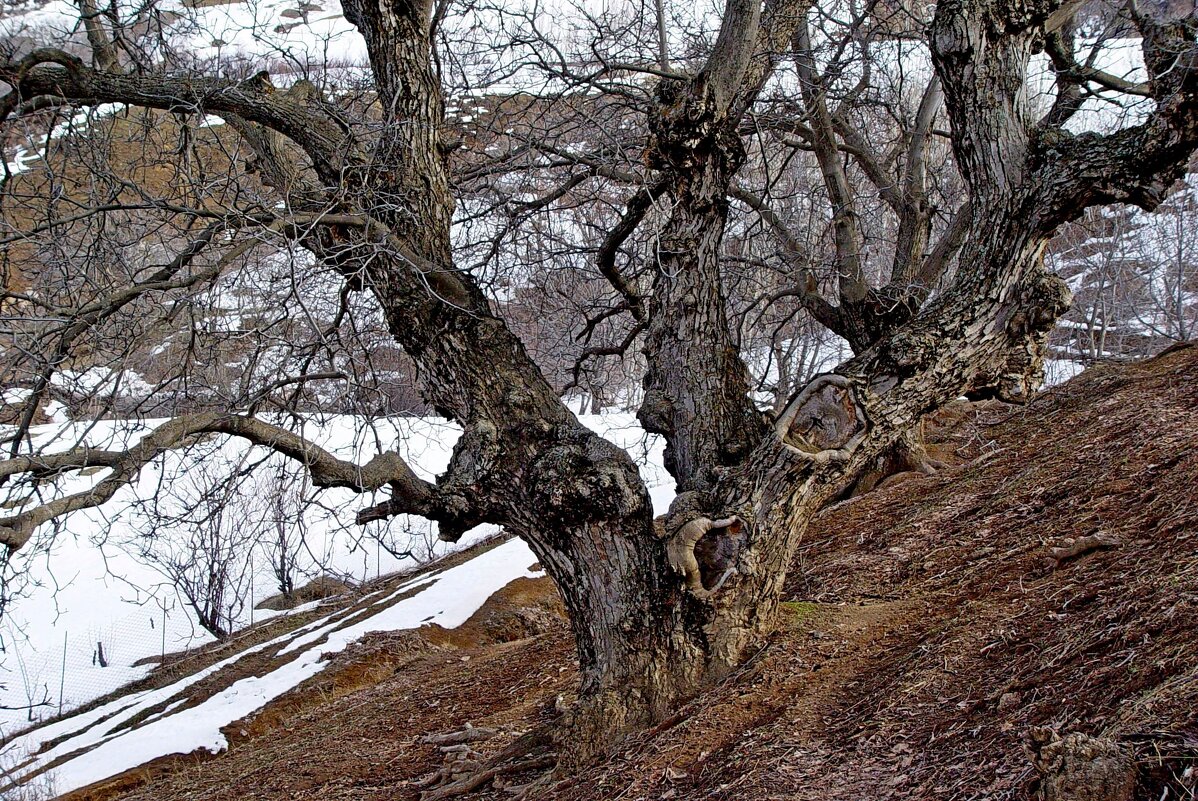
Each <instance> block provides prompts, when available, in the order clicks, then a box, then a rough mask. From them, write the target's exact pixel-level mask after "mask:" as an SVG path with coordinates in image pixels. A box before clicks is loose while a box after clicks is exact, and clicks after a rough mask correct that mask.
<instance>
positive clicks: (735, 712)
mask: <svg viewBox="0 0 1198 801" xmlns="http://www.w3.org/2000/svg"><path fill="white" fill-rule="evenodd" d="M939 422H940V427H939V429H938V436H939V438H940V439H941V440H942V442H941V444H940V445H939V448H938V453H940V454H941V455H950V456H952V457H953V458H954V459H956V460H958V461H960V462H961V463H960V464H959V465H958V466H956V467H952V468H948V469H946V470H943V471H941V472H940V473H939V474H938V475H936V476H933V477H930V478H923V477H919V478H915V477H906V478H905V480H903V479H902V478H901V477H900V480H897V481H892V482H891V483H890V485H888V486H884V487H883V488H882V489H879V490H877V491H875V492H873V493H870V494H868V495H865V496H862V497H859V498H856V499H853V500H850V501H847V502H844V503H841V504H840V505H838V506H836V507H833V508H832V509H830V510H828V511H827V512H825V514H824V515H823V516H822V517H821V519H820V520H819V522H818V524H817V526H816V527H815V528H814V529H813V531H812V533H811V536H810V537H809V538H808V540H807V542H806V544H805V546H804V547H803V549H802V551H801V553H800V554H799V556H798V559H797V561H796V564H795V566H794V570H793V573H792V578H791V581H790V584H789V588H788V592H789V594H790V599H791V602H790V603H788V604H787V605H786V610H787V611H786V614H787V619H786V620H785V621H784V623H783V625H782V627H781V629H780V631H779V632H778V634H777V635H776V636H775V637H774V638H773V639H772V640H771V642H770V643H769V644H768V646H767V647H765V648H764V649H763V650H762V651H761V652H760V653H759V654H757V655H756V656H754V657H753V658H752V659H751V660H750V661H749V663H748V664H747V665H746V666H745V667H744V668H743V669H742V670H741V671H740V672H739V673H738V674H736V675H735V676H733V677H731V678H730V679H729V680H727V681H726V682H724V683H723V684H721V685H720V686H718V687H716V688H713V689H712V690H711V691H710V692H709V693H707V694H706V695H704V696H703V697H701V698H699V699H696V700H695V701H694V702H693V703H691V704H690V705H688V706H687V707H686V708H685V709H683V710H681V711H680V713H679V714H678V715H676V716H675V717H673V718H671V719H670V720H668V721H666V722H665V723H663V724H662V725H660V726H659V727H657V729H655V730H654V731H653V732H648V733H645V734H643V735H641V736H639V737H638V738H635V739H634V740H633V741H631V742H629V743H628V745H627V747H626V748H625V749H624V750H623V751H622V752H621V753H619V754H617V755H616V756H614V757H613V758H612V759H611V760H610V761H609V762H608V763H607V764H605V765H603V766H600V767H599V768H597V769H595V770H593V771H590V772H589V773H588V774H587V775H586V776H584V777H577V778H575V779H573V780H567V781H565V782H563V783H561V784H558V785H557V786H555V787H553V788H551V789H549V790H546V791H543V792H541V793H539V794H538V795H537V797H545V798H560V799H579V800H580V801H581V799H594V798H599V797H603V798H621V799H629V800H631V799H669V798H675V799H690V798H712V799H752V800H756V799H761V800H762V801H764V800H765V799H797V800H798V801H832V800H833V799H836V800H839V799H845V801H847V800H848V799H862V798H869V799H880V798H895V799H926V798H936V799H967V798H998V799H1023V798H1036V797H1039V795H1038V794H1039V792H1040V788H1039V785H1040V778H1039V774H1038V773H1037V771H1036V770H1035V769H1034V767H1033V764H1032V761H1031V760H1030V759H1029V742H1030V741H1029V735H1030V733H1031V732H1032V731H1033V730H1034V729H1036V727H1052V728H1054V729H1056V730H1058V731H1059V733H1060V734H1065V733H1067V732H1081V733H1085V734H1089V735H1094V736H1096V737H1101V738H1103V742H1104V743H1114V744H1116V745H1117V746H1118V747H1119V748H1121V749H1123V753H1126V754H1128V755H1133V754H1134V756H1135V758H1136V760H1137V778H1136V781H1137V782H1138V785H1137V788H1136V797H1137V798H1143V799H1149V798H1151V799H1174V798H1187V797H1193V796H1192V793H1193V792H1194V787H1195V782H1196V779H1198V777H1196V776H1195V773H1198V766H1196V763H1195V758H1196V756H1198V647H1196V642H1198V490H1196V479H1198V347H1189V348H1184V349H1177V350H1174V351H1171V352H1168V353H1166V354H1165V355H1163V356H1162V357H1159V358H1157V359H1154V360H1152V361H1149V362H1145V363H1142V364H1137V365H1125V366H1100V367H1097V368H1094V369H1092V370H1090V371H1087V372H1086V373H1085V374H1083V375H1082V376H1081V377H1079V378H1077V379H1075V380H1073V381H1071V382H1069V383H1068V384H1066V385H1064V386H1062V387H1059V388H1056V389H1054V390H1052V391H1049V392H1047V393H1045V394H1043V395H1041V396H1040V397H1039V398H1037V399H1036V400H1035V401H1034V402H1033V403H1032V404H1031V405H1029V406H1028V407H1026V408H1022V409H1011V408H1007V407H996V406H972V405H966V404H962V405H959V406H957V407H953V408H950V409H949V410H947V411H946V412H945V413H943V414H941V415H940V416H939ZM554 608H555V606H554V603H553V591H552V588H551V587H550V586H549V585H548V584H547V583H546V582H545V580H543V579H521V580H520V581H518V582H516V583H514V584H511V585H509V586H508V587H507V588H506V589H504V590H502V591H500V592H499V593H497V594H496V595H494V596H492V600H491V601H490V602H488V604H486V605H484V606H483V607H482V609H480V610H479V611H478V612H477V613H476V614H475V615H474V616H473V617H472V618H471V619H470V620H469V621H467V622H466V624H465V625H464V626H463V627H461V628H460V629H456V630H454V631H445V630H441V629H437V628H435V627H434V628H430V627H425V628H423V629H420V630H418V631H416V632H409V633H408V634H406V635H404V636H397V635H389V634H379V635H374V636H372V637H370V638H368V639H367V640H365V641H363V642H361V643H359V644H358V645H355V646H352V647H350V648H348V649H347V650H345V651H344V652H343V653H341V654H340V655H339V656H338V657H337V658H336V659H337V665H338V670H339V671H340V673H339V675H341V674H346V673H347V672H348V673H353V674H355V675H357V676H358V680H357V681H356V682H355V684H354V685H353V686H354V688H353V689H349V690H348V691H346V692H334V691H332V690H331V689H330V688H327V687H325V688H323V689H322V688H321V687H319V686H317V687H313V686H310V685H309V686H307V687H306V688H304V687H301V688H299V690H296V691H294V692H293V693H291V694H288V695H284V696H282V697H281V698H279V699H277V700H276V701H275V702H274V703H272V704H271V705H269V706H268V707H267V708H266V709H265V710H264V711H263V712H261V713H259V714H257V715H254V716H251V717H250V718H248V719H246V720H244V721H242V722H240V723H238V724H234V725H232V726H229V727H227V728H226V731H230V732H233V733H234V735H235V736H231V737H230V741H231V744H230V748H229V751H228V752H227V753H225V754H224V755H222V756H220V757H217V758H200V757H196V758H187V759H174V760H172V761H170V762H169V763H165V764H159V765H158V766H156V767H153V768H152V769H144V770H142V771H139V772H134V773H130V774H126V776H125V777H123V778H122V779H121V781H119V782H109V783H106V784H105V785H100V786H94V787H92V788H90V789H87V790H84V791H81V792H78V793H75V794H73V795H72V796H71V797H72V798H75V799H83V798H89V799H99V798H116V797H120V798H128V799H147V800H148V799H155V800H156V801H170V800H171V799H182V798H188V799H234V798H236V799H284V798H289V799H297V798H299V799H318V798H319V799H349V798H353V799H384V798H387V799H409V798H410V799H415V798H418V797H419V795H420V792H421V788H420V787H419V786H418V782H419V780H420V779H421V778H422V777H426V776H428V775H430V774H432V773H434V772H435V771H437V770H439V769H441V768H442V766H443V759H444V755H443V754H442V753H441V751H440V750H439V749H438V748H437V746H436V745H435V744H430V743H428V742H426V741H424V740H423V739H422V738H423V737H424V736H426V735H429V734H438V733H442V732H447V731H453V730H456V729H461V728H462V727H463V726H465V725H466V724H468V723H469V724H473V725H474V726H477V727H486V728H490V729H493V730H494V733H493V734H494V736H492V737H490V738H489V739H486V740H485V741H482V742H479V743H474V744H473V745H472V747H473V748H476V749H477V750H479V751H481V752H483V753H492V752H494V751H495V750H497V749H498V748H499V747H500V746H502V745H504V744H505V743H507V742H510V741H511V740H512V739H513V738H514V737H515V736H517V735H518V734H519V733H521V732H524V731H528V730H529V729H531V728H532V727H534V726H535V725H536V724H537V723H540V722H545V721H548V720H551V719H552V717H553V715H554V711H553V710H554V708H555V706H556V705H557V704H558V702H559V696H565V697H567V698H568V695H569V693H570V692H571V689H572V687H573V683H574V681H575V675H574V660H573V653H572V646H571V641H570V637H569V634H568V631H567V629H566V627H565V624H564V622H563V621H562V620H561V619H560V617H555V616H554V615H553V614H552V610H553V609H554ZM529 634H532V636H526V635H529ZM513 637H519V639H513ZM379 666H382V667H379ZM301 691H302V692H301ZM1045 739H1048V735H1047V734H1044V735H1042V737H1041V742H1043V740H1045ZM1050 750H1051V747H1050ZM1041 755H1042V757H1044V758H1045V759H1047V757H1048V754H1047V752H1042V754H1041ZM529 778H530V777H529V776H523V777H521V776H503V777H500V778H499V779H498V780H497V782H498V784H500V785H502V784H503V783H504V782H510V783H512V784H520V783H521V782H526V781H528V779H529ZM1185 793H1191V795H1185ZM478 797H484V798H509V797H511V796H510V795H509V794H508V793H507V792H506V791H505V790H504V789H503V787H496V786H493V785H492V786H490V787H487V788H484V789H483V790H482V791H481V792H480V794H479V796H478ZM1058 797H1061V798H1063V797H1064V796H1058Z"/></svg>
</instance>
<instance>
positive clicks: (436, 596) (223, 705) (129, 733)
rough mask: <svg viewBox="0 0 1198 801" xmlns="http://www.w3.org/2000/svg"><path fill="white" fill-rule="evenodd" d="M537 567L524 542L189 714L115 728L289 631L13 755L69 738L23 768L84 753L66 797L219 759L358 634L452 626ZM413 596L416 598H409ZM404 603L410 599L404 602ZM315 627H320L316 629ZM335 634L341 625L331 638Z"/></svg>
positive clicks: (325, 637) (60, 728)
mask: <svg viewBox="0 0 1198 801" xmlns="http://www.w3.org/2000/svg"><path fill="white" fill-rule="evenodd" d="M535 561H536V557H535V556H534V555H533V554H532V552H531V551H530V550H529V549H528V546H527V545H525V544H524V543H523V542H522V541H521V540H517V539H513V540H509V541H508V542H506V543H503V544H501V545H499V546H497V547H495V548H492V549H491V550H489V551H487V552H485V553H483V554H481V555H479V556H477V557H475V558H474V559H471V560H470V561H468V562H466V563H464V564H461V565H458V566H456V567H452V568H449V569H448V570H445V571H444V572H442V573H440V574H439V575H437V576H436V577H434V578H424V579H420V580H416V581H413V582H408V583H407V584H405V585H403V586H401V587H400V588H399V589H397V590H395V591H394V592H393V593H392V595H391V596H390V597H389V598H388V599H386V600H385V601H384V602H383V609H382V610H381V611H378V612H376V613H374V614H373V615H370V616H368V617H366V618H365V619H363V620H361V621H358V622H357V623H354V624H353V625H351V626H344V625H343V624H344V619H342V620H338V621H336V622H333V623H329V624H328V625H326V626H324V627H322V628H317V629H315V630H314V631H311V632H309V633H308V634H307V635H306V636H305V637H304V638H302V639H301V640H297V641H295V642H293V643H291V645H290V646H288V647H287V648H284V649H282V650H280V651H279V654H280V655H281V654H285V653H289V652H294V651H295V650H296V649H294V648H293V647H292V646H294V645H295V644H296V643H298V642H302V644H303V645H308V644H309V643H312V642H315V643H316V644H314V645H312V646H311V647H309V648H307V649H306V650H303V651H302V652H300V653H299V655H298V656H296V657H295V658H294V659H292V660H290V661H288V662H286V663H284V664H283V665H282V666H280V667H278V668H276V669H274V670H272V671H270V672H268V673H266V674H265V675H262V676H250V677H248V678H244V679H241V680H239V681H237V682H235V683H233V684H232V685H231V686H230V687H228V688H227V689H225V690H222V691H220V692H217V693H215V694H213V695H212V696H211V697H209V698H207V699H205V700H204V701H203V702H202V703H200V704H197V705H196V706H192V707H189V708H187V709H181V710H178V711H172V710H171V709H169V708H168V709H167V710H166V711H164V712H163V713H162V714H161V715H160V716H157V717H154V718H150V719H148V720H147V722H145V723H143V724H142V725H140V726H138V727H137V728H134V729H131V730H124V731H118V729H119V728H120V726H121V724H123V723H124V722H126V721H128V720H130V719H131V718H133V717H134V716H135V715H137V714H139V713H141V712H144V711H146V710H148V709H151V708H153V707H155V706H157V705H160V704H162V703H163V702H164V701H167V700H169V699H172V698H175V697H176V696H178V695H179V694H180V693H182V692H183V691H184V690H186V689H187V688H188V687H189V686H191V685H193V684H195V683H196V682H197V681H199V680H200V679H202V678H204V677H206V676H208V675H211V674H212V673H215V672H217V671H219V670H221V669H222V668H225V667H227V666H228V665H230V664H232V663H233V662H235V661H237V660H239V659H241V658H242V657H243V656H245V655H248V654H252V653H257V652H259V651H263V650H269V649H271V648H272V647H275V648H277V647H278V645H279V644H280V643H282V642H283V641H285V640H287V639H288V638H290V637H292V636H293V635H292V634H290V633H289V634H287V635H284V636H282V637H279V638H276V639H274V640H271V641H269V642H266V643H262V644H261V645H257V646H253V647H252V648H249V649H247V650H246V651H244V652H242V653H241V654H238V655H237V656H234V657H230V658H229V659H226V660H224V661H222V662H220V663H218V664H216V665H213V666H212V667H210V668H207V669H206V670H203V671H200V672H199V673H197V674H196V675H194V676H190V677H188V678H186V679H184V680H182V681H179V682H176V683H175V684H173V685H170V686H169V687H165V688H162V689H160V690H152V691H147V692H144V693H139V694H136V695H132V696H126V697H123V698H120V699H118V700H117V701H114V702H112V703H110V704H106V705H104V706H102V707H99V708H97V709H94V710H91V711H90V712H87V713H85V714H83V715H79V716H75V717H71V718H67V719H66V720H63V721H59V722H57V723H54V724H52V725H49V726H46V727H43V728H41V729H37V730H34V731H32V732H30V733H28V734H26V735H24V736H22V737H19V738H17V739H16V740H15V741H14V742H13V743H11V744H10V748H13V749H15V750H18V752H20V751H23V752H25V753H29V752H32V751H34V750H36V749H37V748H38V747H40V745H41V744H42V743H44V742H47V741H49V740H51V739H53V738H55V737H57V736H61V735H63V734H67V733H70V736H68V737H67V738H66V739H64V740H63V741H62V742H60V743H58V744H56V745H55V746H54V747H53V748H51V749H49V750H47V751H46V752H45V753H44V754H39V755H38V757H37V759H36V760H35V761H33V762H32V763H31V764H29V765H28V766H27V767H26V768H25V770H26V771H33V770H37V769H39V768H41V767H43V766H45V765H47V764H49V763H50V762H52V761H54V760H55V759H58V758H60V757H62V756H64V755H67V754H71V753H73V752H75V751H78V750H79V749H84V748H85V749H87V750H85V751H83V753H81V754H79V755H78V756H75V757H74V758H71V759H68V760H67V761H65V762H64V763H63V764H61V765H60V766H57V767H56V768H54V769H53V782H54V787H55V788H56V789H57V790H58V791H59V792H64V793H65V792H70V791H71V790H75V789H78V788H80V787H84V786H86V785H88V784H91V783H93V782H97V781H100V780H102V779H105V778H108V777H109V776H114V775H116V774H118V773H121V772H122V771H125V770H128V769H130V768H134V767H137V766H138V765H142V764H144V763H146V762H148V761H150V760H152V759H155V758H157V757H160V756H164V755H168V754H186V753H190V752H192V751H195V750H198V749H205V750H208V751H211V752H213V753H216V752H219V751H221V750H223V749H224V748H226V747H227V745H228V742H227V740H226V739H225V737H224V735H223V734H222V733H221V728H222V727H223V726H226V725H227V724H229V723H231V722H233V721H236V720H239V719H241V718H244V717H245V716H247V715H249V714H251V713H252V712H254V711H256V710H258V709H261V708H262V707H263V706H265V705H266V704H267V703H269V702H270V701H271V700H273V699H275V698H278V697H279V696H280V695H282V694H284V693H286V692H287V691H288V690H291V689H292V688H294V687H297V686H299V685H300V684H301V683H302V682H304V681H306V680H308V679H310V678H312V677H313V676H315V675H316V674H318V673H320V672H321V671H322V670H324V669H325V667H326V666H327V665H328V664H329V662H328V657H329V656H330V655H332V654H336V653H340V652H341V651H343V650H345V648H347V647H348V646H349V645H350V644H351V643H353V642H356V641H357V640H358V639H360V638H361V637H362V636H363V635H365V634H367V633H369V632H373V631H395V630H400V629H414V628H418V627H419V626H421V625H423V624H424V623H426V622H434V623H436V624H438V625H440V626H442V627H444V628H455V627H457V626H459V625H461V624H462V623H464V622H465V621H466V620H467V619H469V617H470V616H471V615H472V614H474V612H475V611H477V610H478V608H479V607H481V606H482V604H483V603H484V602H485V601H486V600H487V598H489V597H490V596H491V595H492V593H494V592H495V591H497V590H499V589H501V588H502V587H504V586H506V585H507V584H508V583H510V582H512V581H514V580H516V579H518V578H524V577H527V578H533V577H536V576H539V575H541V573H540V572H539V571H532V570H531V569H530V567H531V566H532V565H533V564H534V563H535ZM417 589H418V590H419V591H418V592H416V593H415V594H414V595H411V593H412V592H413V591H414V590H417ZM405 595H406V596H409V597H401V596H405ZM393 599H394V601H393V602H391V601H392V600H393ZM321 622H323V621H318V622H317V623H318V625H319V624H320V623H321ZM335 626H342V627H341V628H337V629H336V630H334V627H335ZM318 641H319V642H318ZM182 700H183V699H180V701H182ZM176 703H178V702H176Z"/></svg>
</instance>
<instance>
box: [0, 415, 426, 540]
mask: <svg viewBox="0 0 1198 801" xmlns="http://www.w3.org/2000/svg"><path fill="white" fill-rule="evenodd" d="M201 434H228V435H230V436H235V437H240V438H242V439H246V440H248V441H250V442H252V443H253V444H255V445H258V446H261V447H264V448H269V449H271V450H273V451H276V452H277V453H280V454H283V455H284V456H287V457H288V458H290V459H294V460H295V461H297V462H300V463H301V464H303V465H304V466H305V467H306V468H307V469H308V473H309V474H310V475H311V478H312V483H313V485H314V486H316V487H320V488H329V487H346V488H349V489H353V490H356V491H358V492H370V491H373V490H377V489H380V488H381V487H383V486H387V485H390V487H391V492H392V498H391V503H392V505H393V508H395V507H397V506H398V505H399V504H400V503H402V505H403V511H406V512H410V513H412V514H421V515H424V516H426V517H435V515H436V511H435V506H436V503H435V499H436V487H435V486H434V485H433V484H430V483H429V482H427V481H424V480H422V479H420V478H417V476H416V474H415V473H413V472H412V469H411V468H410V467H409V466H408V465H407V463H406V462H404V461H403V459H401V458H400V457H399V455H398V454H396V453H393V452H388V453H383V454H379V455H378V456H375V457H374V458H373V459H371V460H370V461H369V462H367V463H366V464H364V465H359V464H355V463H353V462H348V461H345V460H344V459H339V458H338V457H336V456H334V455H333V454H331V453H329V452H328V451H326V450H324V449H323V448H321V447H319V446H317V445H315V444H313V443H311V442H309V441H308V440H306V439H304V438H303V437H301V436H299V435H298V434H295V433H293V432H291V431H288V430H286V429H283V428H279V427H278V426H273V425H271V424H269V423H265V422H263V421H261V420H258V419H257V418H254V417H248V416H242V415H236V414H226V413H221V412H205V413H199V414H191V415H184V416H182V417H177V418H175V419H173V420H171V421H169V422H166V423H163V424H162V425H160V426H159V427H158V428H155V429H154V430H153V431H151V432H150V433H149V434H147V435H146V436H145V437H143V438H142V439H141V440H140V441H139V442H138V443H137V444H136V445H134V446H132V447H130V448H129V449H128V450H124V451H112V450H100V449H95V448H87V447H83V448H78V449H75V450H72V451H67V452H65V453H57V454H46V455H37V456H19V457H15V458H12V459H7V460H5V461H2V462H0V477H9V476H14V475H17V474H21V473H32V474H33V475H35V476H45V475H50V474H56V473H61V472H65V471H68V470H80V469H83V468H87V467H103V468H107V469H109V470H111V471H112V473H111V475H109V476H107V477H105V478H104V479H103V480H101V481H100V482H99V483H97V484H96V486H94V487H92V488H91V489H89V490H86V491H83V492H78V493H75V494H73V495H67V496H65V497H62V498H58V499H56V500H53V501H50V502H48V503H45V504H41V505H39V506H36V507H34V508H32V509H28V510H26V511H23V512H19V513H18V514H15V515H12V516H10V517H5V518H0V544H3V545H6V546H7V547H8V548H10V549H17V548H20V547H21V546H22V545H24V544H25V543H26V542H28V540H29V538H30V536H32V534H33V531H34V530H35V529H36V528H37V527H38V526H40V525H42V524H44V523H47V522H49V521H51V520H54V519H56V518H60V517H62V516H64V515H67V514H70V513H71V512H76V511H79V510H81V509H89V508H92V507H95V506H99V505H101V504H103V503H105V502H107V501H108V500H110V499H111V498H112V496H113V495H115V494H116V493H117V491H118V490H120V489H121V488H122V487H124V486H126V485H128V484H130V483H131V482H132V481H133V480H134V479H135V478H136V477H137V474H138V472H139V471H140V470H141V469H142V468H143V467H145V465H146V464H148V463H149V462H150V461H151V460H153V459H154V458H156V457H158V456H160V455H162V454H163V453H166V452H167V451H170V450H175V449H178V448H180V447H183V446H185V445H187V444H188V443H189V442H191V441H194V438H195V437H196V436H198V435H201Z"/></svg>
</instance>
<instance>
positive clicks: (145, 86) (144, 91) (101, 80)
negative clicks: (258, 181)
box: [0, 48, 352, 182]
mask: <svg viewBox="0 0 1198 801" xmlns="http://www.w3.org/2000/svg"><path fill="white" fill-rule="evenodd" d="M263 75H265V73H263ZM0 80H3V81H5V82H7V83H8V84H10V85H11V86H12V87H13V90H12V91H11V92H10V93H9V94H8V95H5V96H4V97H3V98H0V110H3V111H5V112H9V113H11V109H12V108H15V104H16V103H17V102H18V101H25V100H30V99H32V98H36V97H40V96H43V95H49V96H52V97H58V98H63V99H64V100H69V101H73V102H78V103H83V104H98V103H127V104H130V105H135V106H143V107H145V108H154V109H161V110H164V111H183V110H186V111H194V112H212V113H216V114H221V113H229V114H235V115H237V116H239V117H242V118H244V119H246V120H249V121H251V122H256V123H259V124H261V125H264V126H266V127H268V128H271V129H272V130H275V131H278V132H279V133H281V134H283V135H285V136H287V137H288V138H290V139H291V140H292V141H294V142H296V143H297V144H298V145H300V147H302V148H303V149H304V151H305V152H306V153H307V154H308V156H309V157H310V158H311V159H312V162H313V166H314V167H315V168H316V170H317V172H318V173H319V174H320V176H321V178H322V180H326V181H329V182H333V181H335V180H337V179H338V178H339V176H340V174H341V172H342V171H343V170H344V169H345V168H346V167H347V166H348V159H349V150H350V147H351V144H352V142H351V141H350V139H349V138H348V137H347V135H346V132H345V131H344V130H343V129H342V127H341V126H339V125H338V124H336V123H335V122H334V121H333V120H331V119H330V118H329V117H328V115H327V114H325V113H324V111H323V110H322V109H321V108H320V107H319V106H316V105H313V104H310V103H305V102H301V101H300V100H298V99H297V98H296V97H294V96H292V95H291V94H290V93H286V92H282V93H281V92H276V91H275V90H274V87H273V86H271V85H270V82H269V80H262V79H251V80H249V81H229V80H224V79H217V78H207V77H200V76H184V77H176V76H172V75H154V74H122V73H110V72H102V71H99V70H96V69H93V68H91V67H88V66H87V65H86V64H84V63H83V61H81V60H80V59H79V58H77V57H75V56H72V55H70V54H69V53H66V52H64V51H62V50H56V49H53V48H39V49H37V50H34V51H33V52H32V53H30V54H29V55H28V56H26V57H25V58H23V59H21V60H19V61H17V62H8V63H4V64H0Z"/></svg>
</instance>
